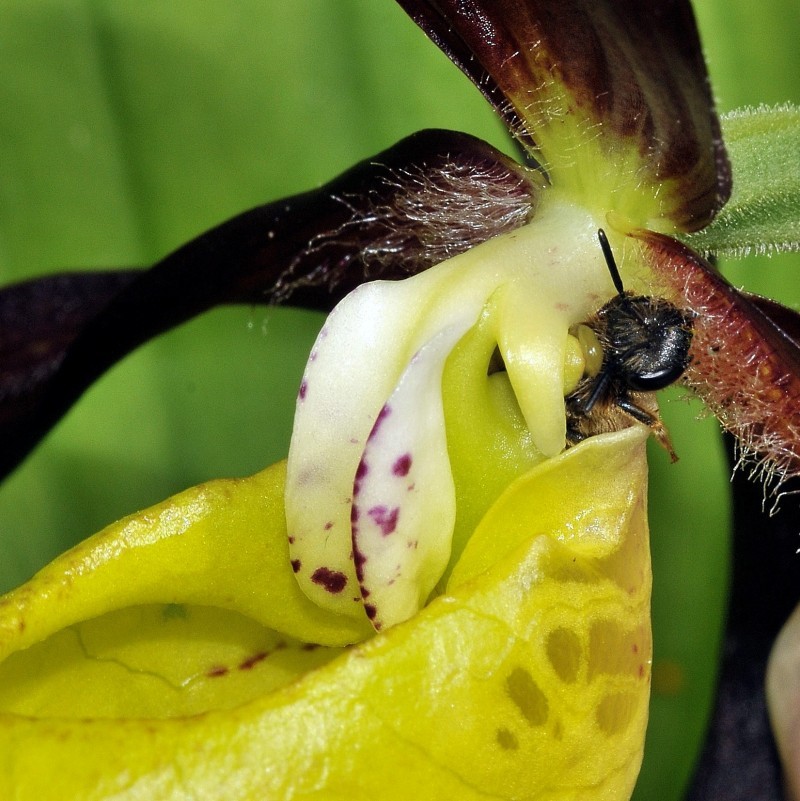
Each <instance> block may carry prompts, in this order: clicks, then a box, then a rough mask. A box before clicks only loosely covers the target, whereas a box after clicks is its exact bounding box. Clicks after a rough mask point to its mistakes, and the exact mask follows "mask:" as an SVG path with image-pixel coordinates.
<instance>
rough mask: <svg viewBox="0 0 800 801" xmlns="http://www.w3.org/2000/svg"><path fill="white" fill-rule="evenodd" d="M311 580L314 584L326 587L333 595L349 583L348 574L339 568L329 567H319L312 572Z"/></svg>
mask: <svg viewBox="0 0 800 801" xmlns="http://www.w3.org/2000/svg"><path fill="white" fill-rule="evenodd" d="M311 580H312V581H313V582H314V584H319V585H320V587H324V588H325V589H326V590H327V591H328V592H329V593H331V594H332V595H336V594H337V593H340V592H341V591H342V590H343V589H344V588H345V586H346V585H347V576H345V574H344V573H341V572H340V571H338V570H331V569H330V568H329V567H318V568H317V569H316V570H315V571H314V572H313V573H312V574H311Z"/></svg>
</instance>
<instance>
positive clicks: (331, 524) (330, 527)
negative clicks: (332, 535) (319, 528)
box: [324, 520, 333, 531]
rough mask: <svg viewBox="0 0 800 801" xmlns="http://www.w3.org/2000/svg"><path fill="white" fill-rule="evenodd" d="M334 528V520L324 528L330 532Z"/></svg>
mask: <svg viewBox="0 0 800 801" xmlns="http://www.w3.org/2000/svg"><path fill="white" fill-rule="evenodd" d="M332 528H333V520H329V521H328V522H327V523H326V524H325V526H324V529H325V531H330V530H331V529H332Z"/></svg>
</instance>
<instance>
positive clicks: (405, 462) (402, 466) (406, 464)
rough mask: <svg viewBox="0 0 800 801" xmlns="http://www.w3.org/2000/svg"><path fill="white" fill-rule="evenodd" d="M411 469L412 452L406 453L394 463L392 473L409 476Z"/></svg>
mask: <svg viewBox="0 0 800 801" xmlns="http://www.w3.org/2000/svg"><path fill="white" fill-rule="evenodd" d="M410 469H411V454H410V453H404V454H403V455H402V456H401V457H399V458H398V459H397V460H396V461H395V463H394V464H393V465H392V473H393V474H394V475H396V476H407V475H408V471H409V470H410Z"/></svg>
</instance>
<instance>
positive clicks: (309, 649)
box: [0, 429, 651, 801]
mask: <svg viewBox="0 0 800 801" xmlns="http://www.w3.org/2000/svg"><path fill="white" fill-rule="evenodd" d="M645 433H646V432H643V431H641V430H639V429H629V430H627V431H625V432H619V433H617V434H613V435H608V436H603V437H596V438H593V439H592V440H590V441H587V442H586V443H584V444H582V445H581V446H579V447H577V448H574V449H572V450H570V451H568V452H567V453H566V454H564V455H563V456H561V457H558V458H556V459H552V460H549V461H547V462H545V463H543V464H541V465H539V466H538V467H536V468H534V469H533V470H532V471H531V472H530V473H528V474H526V475H525V476H523V477H522V478H520V479H518V480H517V481H516V482H514V483H513V484H512V485H511V486H510V487H509V488H508V489H507V490H506V491H505V492H504V493H503V494H502V495H501V497H500V498H499V499H498V500H497V501H496V502H495V503H494V504H493V506H492V507H491V508H490V509H489V511H488V513H487V514H486V515H485V517H484V519H483V521H482V522H481V523H480V525H479V526H478V528H477V530H476V531H475V533H474V535H473V537H472V538H471V539H470V541H469V542H468V544H467V546H466V549H465V550H464V553H463V555H462V557H461V559H460V560H459V562H458V563H457V565H456V567H455V569H454V571H453V573H452V576H451V578H450V581H449V584H448V586H447V588H446V591H445V592H444V593H443V594H442V595H440V596H439V597H437V598H436V599H434V600H433V601H431V602H430V603H429V604H428V605H427V606H426V607H425V608H424V609H423V610H422V611H421V612H420V613H419V614H418V615H416V616H415V617H414V618H412V619H411V620H410V621H408V622H407V623H404V624H401V625H398V626H395V627H393V628H391V629H389V630H387V631H385V632H383V633H381V634H379V635H377V636H374V637H372V638H371V639H369V640H367V641H365V642H363V643H361V644H360V645H355V646H352V647H349V648H334V647H326V648H321V647H315V645H316V644H317V643H320V642H321V641H323V640H325V641H327V642H328V643H335V642H337V641H338V642H339V643H342V642H344V641H347V640H355V639H358V638H359V637H360V636H362V635H363V634H365V633H366V632H365V631H356V630H354V629H353V628H352V626H353V623H352V621H351V620H350V619H349V618H341V619H340V618H338V617H337V616H335V615H331V614H328V613H325V612H322V611H320V610H319V609H317V608H316V607H314V606H313V605H312V604H311V603H310V602H308V601H307V600H305V598H304V596H303V595H302V593H300V591H299V590H298V589H297V586H296V584H294V583H293V581H294V579H293V575H292V571H291V567H290V566H289V564H288V560H287V559H286V558H285V557H286V544H285V531H284V526H283V522H282V515H281V514H280V512H281V508H280V502H279V499H280V497H281V491H282V482H283V468H282V466H280V465H278V466H275V467H273V468H270V469H269V470H267V471H264V472H263V473H261V474H258V475H256V476H254V477H253V478H251V479H245V480H241V481H222V482H215V483H213V484H209V485H205V486H202V487H199V488H196V489H193V490H189V491H187V492H185V493H182V494H181V495H178V496H176V497H175V498H173V499H171V500H169V501H167V502H165V503H163V504H161V505H159V506H157V507H154V508H153V509H150V510H147V511H145V512H142V513H141V514H139V515H135V516H133V517H132V518H129V519H127V520H125V521H122V522H120V523H118V524H115V525H113V526H111V527H110V528H109V529H107V530H106V531H104V532H102V533H100V534H98V535H97V536H95V537H94V538H92V539H90V540H88V541H87V542H86V543H85V544H83V545H82V546H79V547H78V548H77V549H75V550H74V551H72V552H70V553H67V554H65V555H64V556H63V557H61V558H60V559H59V560H56V562H54V563H53V564H52V565H50V566H49V567H48V568H46V569H45V570H44V571H43V572H42V573H40V574H39V575H38V576H36V577H34V579H32V580H31V582H29V583H28V584H27V585H25V586H24V587H22V588H20V589H19V590H17V591H15V592H14V593H11V594H9V595H7V596H6V597H5V598H4V599H3V600H2V602H1V603H0V631H2V633H3V634H2V637H3V652H2V653H3V657H4V660H3V661H2V662H0V688H2V691H1V692H0V705H1V706H2V710H3V711H2V713H1V714H0V761H1V763H2V768H3V769H2V771H0V797H2V798H10V797H14V798H16V799H20V800H21V799H36V801H47V799H59V801H62V799H76V798H82V799H111V798H114V799H123V798H124V799H147V800H148V801H151V800H152V799H184V798H192V799H215V800H219V799H237V800H243V799H264V798H270V799H273V798H275V799H282V798H286V799H288V798H296V797H303V798H325V799H357V798H381V799H393V798H397V799H407V798H419V799H428V798H429V799H450V798H453V799H478V798H485V797H487V796H491V797H497V798H508V799H511V798H517V799H523V798H530V799H534V798H536V799H579V798H580V799H591V800H592V801H600V799H603V801H608V800H610V799H624V798H627V797H628V795H629V793H630V791H631V788H632V786H633V783H634V781H635V777H636V774H637V772H638V767H639V762H640V759H641V751H642V745H643V738H644V727H645V722H646V717H647V699H648V694H649V678H650V654H651V647H650V629H649V592H650V571H649V556H648V548H647V525H646V514H645V511H646V510H645V497H646V495H645V493H646V468H645V462H644V455H643V448H644V438H645ZM281 557H283V558H281ZM311 643H313V644H315V645H311ZM25 649H27V650H25Z"/></svg>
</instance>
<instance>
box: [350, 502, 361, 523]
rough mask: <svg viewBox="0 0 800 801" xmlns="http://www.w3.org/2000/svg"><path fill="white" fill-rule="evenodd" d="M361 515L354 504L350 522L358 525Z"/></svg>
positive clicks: (351, 509) (351, 508)
mask: <svg viewBox="0 0 800 801" xmlns="http://www.w3.org/2000/svg"><path fill="white" fill-rule="evenodd" d="M359 515H360V512H359V511H358V507H357V506H356V505H355V504H353V505H352V506H351V507H350V522H351V523H353V524H355V523H358V517H359Z"/></svg>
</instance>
